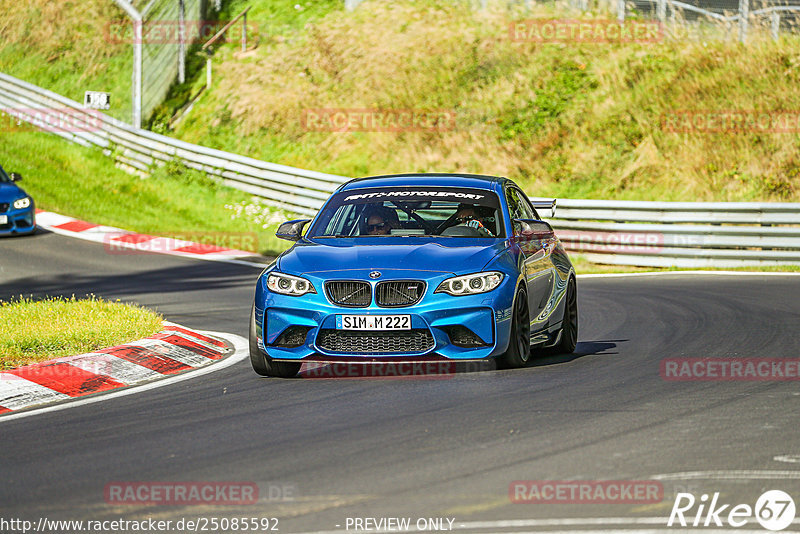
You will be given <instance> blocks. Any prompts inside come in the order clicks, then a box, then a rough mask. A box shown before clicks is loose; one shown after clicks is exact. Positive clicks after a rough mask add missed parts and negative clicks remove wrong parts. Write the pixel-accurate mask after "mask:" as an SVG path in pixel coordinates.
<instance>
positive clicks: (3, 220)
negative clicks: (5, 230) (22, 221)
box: [0, 215, 8, 224]
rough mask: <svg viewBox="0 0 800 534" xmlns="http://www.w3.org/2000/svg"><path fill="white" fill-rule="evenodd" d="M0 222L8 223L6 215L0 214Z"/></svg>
mask: <svg viewBox="0 0 800 534" xmlns="http://www.w3.org/2000/svg"><path fill="white" fill-rule="evenodd" d="M0 224H8V215H0Z"/></svg>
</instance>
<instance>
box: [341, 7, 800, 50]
mask: <svg viewBox="0 0 800 534" xmlns="http://www.w3.org/2000/svg"><path fill="white" fill-rule="evenodd" d="M373 1H377V0H373ZM363 2H364V0H345V9H347V10H348V11H352V10H354V9H356V8H357V7H358V6H359V5H360V4H361V3H363ZM555 2H556V0H468V1H467V4H468V5H470V6H471V7H472V8H474V9H487V8H489V7H492V6H497V5H499V6H501V7H502V6H504V7H507V8H518V7H524V8H526V9H531V8H533V6H534V5H535V4H537V3H540V4H554V3H555ZM567 4H568V5H569V6H570V7H572V8H574V9H579V10H581V11H588V10H592V9H598V8H599V9H603V10H610V11H611V12H613V13H615V14H616V17H617V20H619V21H620V22H622V21H625V20H626V18H629V17H631V16H636V17H644V18H650V19H653V20H659V21H660V22H661V23H663V24H670V25H671V27H672V29H673V32H672V33H674V34H683V35H699V36H702V37H711V36H723V37H736V38H738V39H739V41H741V42H746V41H747V38H748V35H750V34H751V33H752V31H753V30H754V29H763V30H765V31H766V32H768V33H769V35H771V37H772V39H774V40H778V39H779V37H780V34H781V32H797V31H798V29H800V2H798V1H795V0H686V1H679V0H568V1H567ZM678 27H681V29H682V30H683V31H674V30H675V29H676V28H678ZM686 30H688V31H686Z"/></svg>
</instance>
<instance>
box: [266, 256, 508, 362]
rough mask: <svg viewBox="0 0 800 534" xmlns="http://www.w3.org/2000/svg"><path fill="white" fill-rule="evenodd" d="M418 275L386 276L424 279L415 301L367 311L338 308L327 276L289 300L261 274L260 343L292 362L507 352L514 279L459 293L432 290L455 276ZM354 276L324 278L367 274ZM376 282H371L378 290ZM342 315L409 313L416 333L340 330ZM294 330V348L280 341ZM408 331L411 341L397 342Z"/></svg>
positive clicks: (462, 356) (481, 356)
mask: <svg viewBox="0 0 800 534" xmlns="http://www.w3.org/2000/svg"><path fill="white" fill-rule="evenodd" d="M421 274H422V273H419V274H418V276H416V277H415V276H414V273H408V272H405V273H402V274H398V275H396V276H393V277H388V276H387V277H386V278H382V279H381V281H385V280H392V279H398V280H399V279H403V280H406V279H412V278H413V279H420V280H424V281H425V282H426V284H427V288H426V291H425V294H424V296H423V297H422V299H421V300H420V301H419V302H418V303H417V304H414V305H412V306H406V307H396V308H387V307H380V306H377V305H375V303H374V302H373V303H372V304H371V305H370V306H368V307H364V308H347V307H342V306H338V305H336V304H333V303H332V302H330V301H329V299H328V297H327V296H326V295H325V292H324V289H323V282H324V280H323V279H321V278H318V277H314V276H311V275H306V278H308V279H309V280H311V282H312V284H313V285H314V287H315V289H316V290H317V293H316V294H307V295H304V296H302V297H290V296H286V295H281V294H277V293H273V292H271V291H269V290H268V289H267V288H266V287H265V280H266V275H264V276H262V278H261V279H259V283H258V286H257V289H256V301H255V308H256V333H257V338H258V342H259V346H260V347H261V348H262V350H264V351H265V352H266V353H267V354H268V355H269V356H270V357H271V358H273V359H277V360H294V361H297V360H304V361H342V362H358V361H362V362H367V361H369V362H378V361H384V362H388V361H436V360H458V361H462V360H479V359H485V358H492V357H495V356H498V355H500V354H502V353H503V352H505V350H506V348H507V346H508V340H509V335H510V330H511V309H512V302H513V298H514V290H515V288H516V280H512V279H509V278H510V277H508V276H506V278H505V279H504V280H503V282H502V283H501V284H500V286H499V287H497V288H495V289H494V290H492V291H490V292H488V293H482V294H478V295H468V296H458V297H454V296H451V295H447V294H443V293H434V290H435V289H436V288H437V287H438V286H439V283H441V281H442V280H444V279H446V278H449V277H451V276H452V274H449V273H441V275H437V276H433V277H431V273H424V274H425V277H424V278H422V276H420V275H421ZM353 275H354V276H348V277H344V276H343V277H336V278H333V277H326V279H327V280H333V279H360V280H364V279H365V278H366V276H358V275H357V274H356V273H353ZM368 280H369V279H368V278H367V281H368ZM375 283H376V282H373V281H370V284H372V285H373V288H372V289H373V293H374V289H375V287H374V285H375ZM337 315H410V316H411V330H410V331H409V330H399V331H361V330H359V331H352V330H341V329H337V328H336V326H337V325H336V322H337V321H336V318H337ZM464 329H466V331H465V330H464ZM292 333H294V334H296V336H295V337H294V338H293V339H294V341H295V342H294V345H296V346H290V347H287V346H278V345H280V344H284V345H285V343H284V342H285V340H286V339H288V337H287V336H291V334H292ZM284 334H287V335H284ZM465 335H466V336H468V337H466V338H465V337H464V336H465ZM404 336H405V337H407V338H408V339H400V338H401V337H404ZM411 338H413V339H411ZM465 340H468V341H470V343H465ZM298 343H300V344H299V345H298Z"/></svg>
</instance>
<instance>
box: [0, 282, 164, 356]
mask: <svg viewBox="0 0 800 534" xmlns="http://www.w3.org/2000/svg"><path fill="white" fill-rule="evenodd" d="M161 320H162V317H161V315H159V314H157V313H155V312H153V311H150V310H148V309H146V308H142V307H140V306H136V305H133V304H122V303H120V302H110V301H107V300H103V299H102V298H96V297H91V298H89V299H80V300H79V299H76V298H75V297H74V296H73V297H72V298H70V299H64V298H50V299H45V300H39V301H36V300H31V299H27V298H20V299H16V300H11V301H0V332H3V336H2V337H0V369H13V368H15V367H18V366H20V365H26V364H30V363H35V362H39V361H45V360H49V359H52V358H58V357H63V356H73V355H75V354H83V353H86V352H91V351H93V350H97V349H101V348H104V347H113V346H115V345H119V344H122V343H126V342H128V341H134V340H136V339H141V338H143V337H147V336H150V335H153V334H155V333H156V332H158V331H159V330H161Z"/></svg>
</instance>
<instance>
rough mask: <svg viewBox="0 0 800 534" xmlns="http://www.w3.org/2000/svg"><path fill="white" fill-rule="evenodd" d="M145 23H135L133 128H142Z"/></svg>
mask: <svg viewBox="0 0 800 534" xmlns="http://www.w3.org/2000/svg"><path fill="white" fill-rule="evenodd" d="M143 24H144V23H143V21H141V20H135V21H133V79H132V80H131V85H132V91H133V95H132V98H133V102H132V104H133V117H132V122H133V127H134V128H141V127H142V40H143V35H142V25H143Z"/></svg>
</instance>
